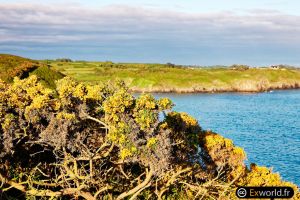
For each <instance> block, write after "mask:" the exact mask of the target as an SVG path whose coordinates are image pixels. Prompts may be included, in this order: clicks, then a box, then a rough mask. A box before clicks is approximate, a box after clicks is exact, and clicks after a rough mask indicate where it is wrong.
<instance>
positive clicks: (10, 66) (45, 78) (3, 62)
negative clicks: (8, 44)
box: [0, 54, 64, 88]
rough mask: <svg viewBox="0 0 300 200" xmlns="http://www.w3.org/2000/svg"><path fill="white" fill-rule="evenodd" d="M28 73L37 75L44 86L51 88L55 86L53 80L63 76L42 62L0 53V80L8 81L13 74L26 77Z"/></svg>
mask: <svg viewBox="0 0 300 200" xmlns="http://www.w3.org/2000/svg"><path fill="white" fill-rule="evenodd" d="M29 75H37V76H38V77H39V78H40V80H41V82H42V83H43V84H44V85H45V86H48V87H51V88H53V87H54V86H55V80H58V79H61V78H63V77H64V75H63V74H61V73H59V72H57V71H54V70H52V69H50V67H49V66H47V65H46V64H44V63H41V62H38V61H35V60H31V59H27V58H22V57H19V56H14V55H8V54H0V79H1V80H3V81H4V82H7V83H10V82H12V81H13V78H14V77H15V76H17V77H20V78H27V77H28V76H29Z"/></svg>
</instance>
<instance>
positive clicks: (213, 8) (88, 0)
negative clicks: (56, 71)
mask: <svg viewBox="0 0 300 200" xmlns="http://www.w3.org/2000/svg"><path fill="white" fill-rule="evenodd" d="M41 2H42V3H41ZM0 53H13V54H17V55H21V56H27V57H31V58H57V57H70V58H72V59H86V60H112V61H116V62H118V61H120V62H161V63H164V62H174V63H179V64H199V65H214V64H226V65H230V64H234V63H244V64H249V65H271V64H291V65H300V58H299V56H298V55H299V54H300V1H299V0H286V1H284V0H209V1H204V0H185V1H184V0H165V1H162V0H152V1H143V0H99V1H96V0H68V1H58V0H52V1H50V0H44V1H32V0H10V1H7V0H5V1H4V0H0Z"/></svg>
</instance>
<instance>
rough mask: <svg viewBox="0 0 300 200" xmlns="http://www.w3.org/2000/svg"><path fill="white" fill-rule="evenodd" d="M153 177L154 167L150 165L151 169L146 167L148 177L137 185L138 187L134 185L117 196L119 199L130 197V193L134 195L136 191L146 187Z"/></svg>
mask: <svg viewBox="0 0 300 200" xmlns="http://www.w3.org/2000/svg"><path fill="white" fill-rule="evenodd" d="M152 177H153V169H152V167H150V170H149V171H148V169H146V178H145V180H144V181H143V182H142V183H141V184H139V185H137V186H136V187H134V188H133V189H131V190H129V191H127V192H123V193H122V194H120V195H119V196H118V197H117V200H121V199H124V198H125V197H128V196H130V195H134V194H135V193H136V192H138V191H139V190H141V189H143V188H145V187H146V186H147V185H148V183H149V182H150V181H151V179H152Z"/></svg>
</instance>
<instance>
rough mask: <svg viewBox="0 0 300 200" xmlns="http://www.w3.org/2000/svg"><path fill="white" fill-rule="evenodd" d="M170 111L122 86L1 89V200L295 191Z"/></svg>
mask: <svg viewBox="0 0 300 200" xmlns="http://www.w3.org/2000/svg"><path fill="white" fill-rule="evenodd" d="M172 105H173V104H172V102H171V101H170V100H169V99H166V98H162V99H159V100H156V99H155V98H154V97H153V96H151V95H149V94H142V95H140V96H139V97H137V98H135V97H134V96H132V95H131V94H130V93H128V91H127V88H126V86H125V85H124V83H122V82H118V83H114V84H103V85H89V84H84V83H78V82H76V81H74V80H72V79H71V78H69V77H65V78H63V79H61V80H59V81H57V83H56V87H55V89H48V88H45V87H44V86H43V84H41V82H39V80H38V78H37V77H36V76H30V77H29V78H27V79H24V80H20V79H19V78H15V79H14V81H13V83H12V84H10V85H8V84H6V83H4V82H1V83H0V123H1V127H0V137H1V142H0V158H1V159H0V180H1V182H0V183H1V185H0V188H1V190H2V193H1V195H2V198H4V199H5V198H6V199H24V198H29V199H88V200H94V199H135V198H137V199H195V198H196V199H201V198H202V199H217V198H220V199H234V198H235V188H236V187H237V186H240V185H255V186H265V185H268V186H272V185H290V186H292V187H294V188H295V189H296V190H297V188H296V186H295V185H293V184H291V183H286V182H283V181H281V179H280V177H279V175H278V174H273V173H272V172H271V171H270V169H268V168H264V167H258V166H255V165H252V166H251V168H250V169H248V168H247V167H246V166H245V164H244V160H245V158H246V155H245V152H244V151H243V149H241V148H239V147H235V146H234V145H233V143H232V141H231V140H229V139H225V138H223V137H222V136H220V135H218V134H216V133H213V132H209V131H205V130H202V129H201V127H200V126H199V124H198V121H197V120H195V119H194V118H192V117H191V116H189V115H188V114H186V113H178V112H174V111H172ZM160 113H163V115H164V116H165V117H164V119H163V120H160V118H159V115H160Z"/></svg>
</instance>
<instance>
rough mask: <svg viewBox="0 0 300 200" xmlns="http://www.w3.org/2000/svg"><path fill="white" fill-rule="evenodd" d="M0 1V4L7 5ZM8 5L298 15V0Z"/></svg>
mask: <svg viewBox="0 0 300 200" xmlns="http://www.w3.org/2000/svg"><path fill="white" fill-rule="evenodd" d="M7 2H8V1H7V0H0V3H7ZM9 2H10V3H14V2H16V3H41V2H42V3H44V4H53V3H60V4H61V3H65V4H69V3H72V4H73V3H77V4H80V5H85V6H91V7H97V6H104V5H111V4H123V5H133V6H149V7H157V8H163V9H172V10H178V11H186V12H217V11H239V10H242V11H243V10H251V9H263V10H278V11H281V12H285V13H289V14H299V13H300V1H299V0H209V1H207V0H151V1H149V0H148V1H145V0H66V1H62V0H43V1H33V0H10V1H9Z"/></svg>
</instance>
